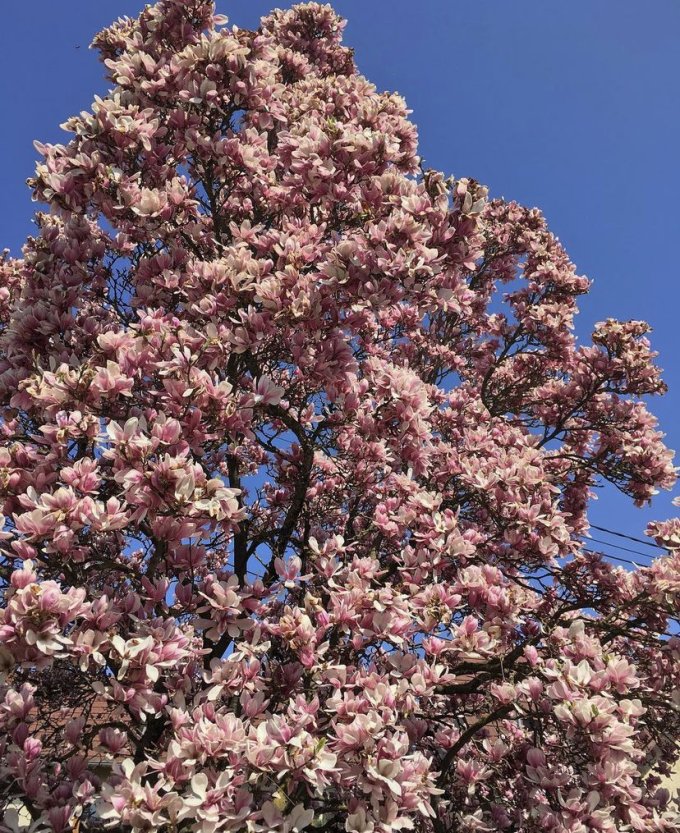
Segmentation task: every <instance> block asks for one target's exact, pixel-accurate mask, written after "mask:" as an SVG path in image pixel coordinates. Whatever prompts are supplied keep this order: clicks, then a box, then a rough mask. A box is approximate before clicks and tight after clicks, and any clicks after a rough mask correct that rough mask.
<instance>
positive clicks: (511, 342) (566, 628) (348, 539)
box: [0, 0, 680, 833]
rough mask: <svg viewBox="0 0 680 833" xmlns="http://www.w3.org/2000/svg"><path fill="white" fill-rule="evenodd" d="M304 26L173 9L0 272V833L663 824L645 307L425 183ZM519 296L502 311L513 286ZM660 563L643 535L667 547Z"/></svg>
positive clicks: (430, 176)
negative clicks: (634, 542)
mask: <svg viewBox="0 0 680 833" xmlns="http://www.w3.org/2000/svg"><path fill="white" fill-rule="evenodd" d="M342 27H343V23H342V21H341V20H340V19H339V18H338V17H337V16H336V15H335V13H334V12H333V11H332V9H331V8H330V7H329V6H325V5H320V4H317V3H306V4H304V5H299V6H296V7H294V8H292V9H291V10H289V11H275V12H273V13H272V14H271V15H269V16H268V17H265V18H264V19H263V20H262V22H261V25H260V27H259V29H257V30H256V31H246V30H242V29H239V28H236V27H234V28H228V27H227V26H226V21H225V20H224V19H222V18H220V17H218V16H216V14H215V9H214V8H213V4H212V3H211V2H209V0H160V2H158V3H156V5H152V6H148V7H147V8H146V9H145V10H144V11H143V12H142V14H141V15H140V17H139V18H138V19H135V20H130V19H123V20H119V21H118V22H116V23H114V24H113V25H112V26H111V27H109V28H108V29H106V30H104V31H103V32H101V33H100V34H99V35H98V36H97V37H96V39H95V41H94V46H95V47H96V48H97V49H98V50H99V52H100V54H101V57H102V60H103V62H104V64H105V66H106V68H107V71H108V74H109V78H110V82H111V84H112V89H111V90H110V92H109V93H108V94H107V95H106V96H105V97H104V98H99V97H98V98H96V99H95V101H94V103H93V105H92V107H91V110H90V111H89V112H83V113H81V114H80V115H79V116H76V117H74V118H72V119H69V121H68V122H66V124H65V128H66V129H67V130H68V131H69V132H70V133H71V138H70V141H69V142H68V143H67V144H64V145H61V144H60V145H44V144H38V145H37V149H38V151H39V152H40V154H41V156H42V161H41V162H40V164H39V165H38V166H37V170H36V174H35V177H34V179H33V180H32V187H33V189H34V193H35V198H36V199H37V200H38V201H40V202H42V203H45V204H46V205H47V206H48V210H46V211H45V212H42V213H39V214H38V215H37V217H36V221H37V225H38V231H37V233H36V235H35V236H34V237H32V238H30V239H29V240H28V241H27V243H26V245H25V247H24V249H23V253H22V257H21V258H18V259H12V258H10V257H9V256H8V255H6V256H5V257H4V258H3V259H2V260H1V261H0V435H1V439H2V448H0V501H1V506H2V510H1V511H2V512H3V513H4V523H3V525H2V531H1V532H0V593H1V600H0V601H1V605H0V643H1V645H2V647H0V815H2V821H0V831H2V832H3V833H8V831H12V830H15V829H16V827H17V825H18V824H19V822H20V814H19V813H18V811H17V808H18V807H21V808H22V810H21V812H22V813H23V814H24V815H26V814H27V815H28V816H30V822H28V828H30V830H31V831H34V832H35V833H39V831H54V833H66V832H67V831H70V830H75V829H78V830H79V831H80V832H81V833H90V831H97V830H101V829H104V828H111V829H114V830H117V831H123V833H141V832H142V831H153V832H154V833H184V831H191V833H218V831H232V832H233V833H265V832H266V833H269V832H270V831H275V833H298V831H301V830H303V829H305V828H309V829H320V830H324V831H328V833H342V832H343V831H344V833H390V831H394V830H396V831H398V830H415V831H420V833H449V832H450V831H459V833H487V832H489V833H490V831H508V833H513V831H514V833H591V831H592V833H617V831H639V833H672V832H673V831H677V830H679V829H680V817H679V816H678V813H677V808H676V807H675V806H674V804H673V802H672V800H671V797H670V795H669V792H668V790H666V789H664V788H663V787H662V786H661V784H662V779H663V776H664V775H667V774H668V772H669V771H670V768H671V766H672V765H673V764H674V762H675V758H676V755H677V750H676V749H675V741H674V738H675V737H677V735H678V732H679V731H680V639H679V638H678V637H677V636H674V635H673V633H674V632H676V631H675V628H676V625H677V620H678V614H679V612H680V521H669V522H666V523H659V524H653V525H651V527H650V529H649V530H648V531H649V534H650V535H651V536H653V538H654V539H655V540H656V542H657V543H658V544H659V545H660V547H662V548H663V549H665V550H667V552H668V555H666V556H664V557H661V558H659V559H657V560H656V561H654V562H653V564H652V565H651V566H650V567H647V568H644V569H642V568H641V569H637V570H635V571H626V570H624V569H621V568H617V567H614V566H613V565H612V564H611V563H610V562H608V561H607V560H606V559H604V558H603V557H602V556H600V555H598V554H595V553H592V552H590V551H588V550H585V549H584V548H583V546H582V544H581V540H582V536H583V534H584V533H585V532H586V531H587V530H588V517H587V511H588V504H589V499H590V497H591V492H592V489H593V487H594V486H595V485H596V484H598V483H603V482H609V483H611V484H613V485H614V486H615V487H617V488H618V489H620V490H621V491H622V492H623V493H625V494H626V495H629V496H630V498H631V499H632V500H633V501H635V502H636V503H638V504H642V503H644V502H646V501H648V500H649V499H650V498H651V496H652V495H653V494H654V493H655V491H656V490H657V489H659V488H669V487H670V486H672V484H673V482H674V479H675V470H674V468H673V466H672V462H671V453H670V452H669V451H668V450H667V449H666V448H665V446H664V444H663V440H662V435H661V434H660V433H659V431H658V430H657V427H656V424H655V420H654V418H653V417H652V416H651V415H650V413H649V412H648V410H647V409H646V406H645V404H644V402H643V399H642V397H643V396H645V395H648V394H657V393H661V392H663V390H664V386H663V382H662V381H661V380H660V375H659V371H658V369H657V368H656V366H655V365H654V356H655V354H654V353H653V352H651V348H650V346H649V343H648V341H647V340H646V333H647V330H648V328H647V327H646V325H645V324H643V323H642V322H637V321H634V322H626V323H621V322H617V321H613V320H608V321H605V322H603V323H601V324H599V325H598V326H597V328H596V330H595V332H594V334H593V338H592V343H591V344H589V345H582V344H579V343H578V342H577V341H576V339H575V336H574V334H573V318H574V315H575V313H576V311H577V299H578V297H579V296H580V295H582V294H584V293H585V292H587V290H588V286H589V284H588V281H587V279H586V278H584V277H581V276H579V275H577V274H576V272H575V269H574V266H573V265H572V264H571V262H570V261H569V259H568V257H567V255H566V253H565V252H564V250H563V249H562V247H561V245H560V243H559V242H558V240H557V239H556V238H555V237H554V236H553V235H552V234H551V233H550V232H549V231H548V229H547V227H546V224H545V222H544V219H543V217H542V216H541V214H540V213H539V212H538V211H537V210H534V209H532V210H527V209H525V208H522V207H521V206H519V205H517V204H515V203H508V202H504V201H501V200H489V199H488V196H487V191H486V189H485V188H483V187H482V186H480V185H479V184H478V183H477V182H475V181H474V180H470V179H458V180H454V179H447V178H446V177H444V176H443V175H442V174H440V173H438V172H436V171H432V170H423V169H422V168H421V165H420V160H419V158H418V156H417V141H416V139H417V137H416V131H415V128H414V127H413V125H412V124H411V123H410V122H409V120H408V110H407V109H406V106H405V104H404V102H403V100H402V99H401V98H400V97H399V96H398V95H395V94H384V93H380V92H378V91H377V90H376V89H375V88H374V87H373V86H372V85H371V84H370V83H369V82H368V81H367V80H366V79H364V78H363V77H361V76H360V75H359V74H358V72H357V70H356V68H355V65H354V61H353V57H352V53H351V50H349V49H348V48H346V47H345V46H343V45H342V42H341V35H342ZM503 287H504V289H503ZM660 552H661V550H660Z"/></svg>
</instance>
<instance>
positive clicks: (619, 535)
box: [590, 524, 666, 550]
mask: <svg viewBox="0 0 680 833" xmlns="http://www.w3.org/2000/svg"><path fill="white" fill-rule="evenodd" d="M590 526H591V527H592V528H593V529H597V530H599V531H600V532H607V533H608V534H609V535H616V537H617V538H627V539H628V540H629V541H635V543H636V544H644V545H645V546H646V547H653V548H654V549H655V550H665V549H666V548H665V547H661V546H659V544H652V542H651V541H645V539H644V538H636V537H635V536H634V535H627V534H626V533H625V532H616V531H615V530H614V529H607V527H606V526H598V525H597V524H590Z"/></svg>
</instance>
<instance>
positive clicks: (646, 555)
mask: <svg viewBox="0 0 680 833" xmlns="http://www.w3.org/2000/svg"><path fill="white" fill-rule="evenodd" d="M585 540H587V541H595V543H597V544H604V545H605V546H606V547H614V548H615V549H617V550H623V551H624V552H632V553H633V555H639V556H641V557H642V558H654V556H653V555H652V554H651V552H639V551H638V550H632V549H630V547H623V546H621V544H612V543H611V542H610V541H603V540H602V539H601V538H593V537H592V536H591V535H588V536H586V537H585ZM659 549H660V548H659ZM664 552H665V550H664Z"/></svg>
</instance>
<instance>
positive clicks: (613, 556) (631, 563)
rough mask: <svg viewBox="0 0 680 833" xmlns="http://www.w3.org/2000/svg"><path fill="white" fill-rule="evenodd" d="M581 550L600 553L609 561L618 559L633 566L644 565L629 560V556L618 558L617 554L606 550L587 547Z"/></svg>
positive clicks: (591, 553)
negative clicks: (599, 550)
mask: <svg viewBox="0 0 680 833" xmlns="http://www.w3.org/2000/svg"><path fill="white" fill-rule="evenodd" d="M583 552H587V553H590V555H602V556H604V557H605V558H608V559H610V560H611V561H620V562H621V563H622V564H630V565H632V566H633V567H641V566H645V565H642V564H636V562H635V561H631V559H630V558H620V557H619V556H618V555H612V554H611V553H608V552H598V551H597V550H591V549H588V547H583Z"/></svg>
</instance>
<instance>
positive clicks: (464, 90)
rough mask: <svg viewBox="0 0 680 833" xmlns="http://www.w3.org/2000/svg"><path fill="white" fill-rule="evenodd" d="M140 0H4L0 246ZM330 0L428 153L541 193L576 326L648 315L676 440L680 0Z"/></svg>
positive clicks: (611, 521) (618, 502) (246, 5)
mask: <svg viewBox="0 0 680 833" xmlns="http://www.w3.org/2000/svg"><path fill="white" fill-rule="evenodd" d="M271 5H272V4H271V3H269V2H263V0H223V1H222V0H218V11H220V12H222V13H225V14H227V15H228V16H229V18H230V20H231V22H232V23H235V24H237V25H239V26H243V27H250V26H254V25H255V24H256V22H257V20H258V18H259V17H260V15H262V14H264V13H266V12H267V11H268V10H269V9H270V7H271ZM278 5H280V6H287V5H289V4H288V3H281V2H279V3H278ZM142 6H143V3H142V2H135V1H134V0H115V2H114V0H96V2H93V0H61V2H59V3H54V1H53V0H29V2H9V3H6V4H5V5H4V7H3V10H2V23H3V25H2V27H1V29H0V103H1V104H2V110H3V114H4V119H3V121H4V124H5V128H4V129H3V130H2V131H1V132H0V159H3V160H5V161H4V164H2V165H0V218H1V220H2V234H1V237H0V247H2V246H8V247H10V248H11V249H12V251H13V252H18V250H19V247H20V246H21V244H22V242H23V240H24V239H25V237H26V235H27V234H28V233H30V230H31V224H30V218H31V215H32V212H33V209H34V206H33V205H32V204H31V201H30V196H29V193H28V190H27V189H26V186H25V180H26V178H27V177H28V176H30V175H31V173H32V169H33V164H34V159H35V151H34V150H33V146H32V141H33V139H36V138H37V139H41V140H43V141H59V140H62V138H63V137H65V135H66V134H64V133H63V132H62V131H60V130H59V128H58V125H59V124H60V123H61V122H63V121H64V120H65V119H66V118H67V117H68V116H70V115H72V114H73V113H76V112H78V111H79V110H81V109H84V108H86V107H88V106H89V104H90V102H91V100H92V97H93V94H94V93H96V92H101V91H102V90H105V89H106V86H105V83H104V80H103V77H102V71H101V69H102V68H101V67H100V65H99V64H98V62H97V60H96V57H95V55H94V54H93V53H92V52H91V51H90V50H88V49H87V46H88V44H89V42H90V40H91V38H92V36H93V35H94V33H95V32H96V31H98V30H99V29H100V28H101V27H102V26H104V25H106V24H107V23H109V22H110V21H111V20H113V19H114V18H115V17H117V16H119V15H123V14H129V15H136V14H137V13H138V12H139V11H140V9H141V8H142ZM334 6H335V8H336V9H337V10H338V11H339V12H340V13H341V14H343V15H344V16H345V17H347V18H348V20H349V24H348V27H347V30H346V41H347V42H348V43H349V44H350V45H351V46H353V47H355V49H356V57H357V62H358V64H359V67H360V69H361V71H362V72H363V73H364V74H365V75H366V76H367V77H368V78H370V79H371V80H372V81H373V82H374V83H376V84H377V85H378V87H380V88H383V89H388V90H398V91H399V92H400V93H402V94H403V95H404V96H405V97H406V99H407V101H408V103H409V106H410V107H411V108H412V109H413V119H414V120H415V122H416V123H417V124H418V127H419V132H420V150H421V155H422V156H423V157H424V159H425V162H426V163H427V164H428V165H429V166H432V167H436V168H440V169H442V170H444V171H446V172H447V173H452V174H455V175H456V176H472V177H474V178H475V179H477V180H480V181H481V182H483V183H485V184H487V185H488V186H489V187H490V189H491V193H492V194H493V195H495V196H504V197H506V198H511V199H516V200H518V201H520V202H523V203H525V204H528V205H532V206H538V207H539V208H541V209H542V210H543V211H544V213H545V214H546V216H547V218H548V220H549V222H550V224H551V227H552V229H553V231H555V233H556V234H557V235H558V236H559V237H560V238H561V240H562V241H563V242H564V244H565V245H566V247H567V250H568V251H569V253H570V255H571V257H572V259H573V260H574V261H575V263H576V264H577V266H578V269H579V271H580V272H582V273H584V274H587V275H588V276H589V277H591V278H592V279H594V286H593V289H592V292H591V294H590V295H589V296H588V297H587V298H586V299H585V300H584V302H583V304H582V313H581V315H580V316H579V320H578V331H579V332H580V333H583V334H584V335H587V334H588V333H589V332H590V329H591V327H592V324H593V323H594V322H595V321H598V320H601V319H602V318H605V317H608V316H611V317H616V318H621V319H628V318H642V319H646V320H647V321H649V322H650V323H651V324H652V326H653V328H654V332H653V334H652V339H653V343H654V345H655V347H656V349H657V350H659V352H660V353H661V356H660V363H661V366H662V367H664V368H665V379H666V381H667V382H668V384H669V386H670V392H669V393H668V394H667V396H666V397H664V398H663V399H658V400H655V401H654V402H653V403H652V409H653V411H654V413H655V414H656V415H657V416H658V417H659V419H660V422H661V427H662V429H663V430H664V431H665V432H666V433H667V442H668V444H669V445H670V446H671V447H672V448H678V449H680V421H679V420H678V418H677V414H678V413H679V412H680V358H679V357H678V351H677V346H676V345H677V334H678V329H679V325H680V320H679V321H678V322H676V320H675V316H676V315H678V313H679V310H678V306H679V304H678V302H679V301H680V292H679V291H678V262H679V259H678V256H677V254H676V252H675V246H676V245H678V244H680V209H679V208H678V205H679V204H680V165H679V164H678V161H677V158H676V157H677V149H678V148H679V147H680V111H679V110H678V104H677V102H678V100H679V99H680V4H679V3H678V2H677V0H654V2H652V3H641V2H639V0H572V2H570V3H556V2H546V0H512V2H510V0H475V2H469V1H468V2H459V0H424V2H421V3H419V4H415V3H413V0H390V2H387V0H374V2H368V1H367V0H337V2H335V3H334ZM416 9H417V11H416ZM678 462H679V463H680V460H678ZM676 492H677V490H676ZM675 511H677V510H675ZM673 513H674V510H673V507H672V506H671V505H670V496H668V495H666V494H663V495H660V496H659V497H658V498H657V499H656V501H655V503H654V505H653V506H652V508H651V509H649V510H648V509H643V510H634V509H633V507H632V506H631V505H630V503H629V502H628V500H627V499H623V498H621V497H620V496H618V495H617V494H616V493H614V492H613V490H605V491H603V492H602V494H601V497H600V500H599V502H598V503H596V504H595V505H594V506H593V508H592V511H591V518H592V520H593V522H595V523H598V524H600V525H601V526H606V527H611V528H614V529H619V530H622V531H624V532H628V533H630V534H633V535H639V534H640V533H641V532H642V530H643V528H644V525H645V523H646V521H647V520H648V519H652V518H663V517H667V516H669V515H671V514H673ZM620 543H623V544H626V542H624V541H620ZM628 546H630V547H632V548H635V545H633V544H630V543H629V544H628ZM641 549H642V550H645V549H646V548H645V547H642V548H641ZM612 552H614V550H612ZM620 554H623V553H620ZM626 557H634V556H630V555H628V556H626Z"/></svg>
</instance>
